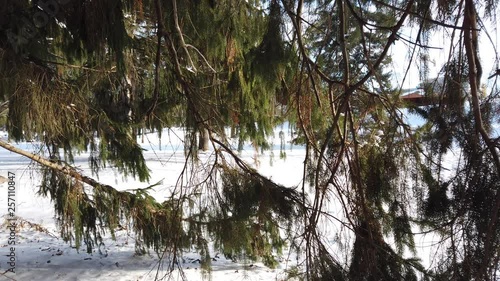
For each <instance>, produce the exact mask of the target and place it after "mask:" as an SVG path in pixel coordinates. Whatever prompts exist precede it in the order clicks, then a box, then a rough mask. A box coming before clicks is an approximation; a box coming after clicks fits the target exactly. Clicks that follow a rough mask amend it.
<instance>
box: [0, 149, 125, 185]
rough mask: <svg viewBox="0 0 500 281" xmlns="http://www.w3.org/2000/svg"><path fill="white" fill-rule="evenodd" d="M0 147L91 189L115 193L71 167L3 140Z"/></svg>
mask: <svg viewBox="0 0 500 281" xmlns="http://www.w3.org/2000/svg"><path fill="white" fill-rule="evenodd" d="M0 147H3V148H5V149H7V150H9V151H11V152H14V153H16V154H19V155H22V156H24V157H27V158H29V159H31V160H33V161H35V162H37V163H38V164H41V165H42V166H45V167H47V168H50V169H52V170H54V171H57V172H59V173H62V174H64V175H67V176H70V177H71V178H74V179H75V180H77V181H80V182H83V183H86V184H88V185H90V186H92V187H101V188H104V189H106V190H107V191H110V192H114V191H116V189H115V188H113V187H112V186H110V185H107V184H103V183H100V182H98V181H96V180H94V179H93V178H90V177H88V176H84V175H82V174H81V173H79V172H78V171H77V170H75V168H73V167H71V166H68V165H60V164H58V163H55V162H52V161H50V160H48V159H46V158H44V157H41V156H40V155H36V154H33V153H31V152H28V151H26V150H23V149H20V148H17V147H15V146H13V145H12V144H10V143H8V142H5V141H3V140H0Z"/></svg>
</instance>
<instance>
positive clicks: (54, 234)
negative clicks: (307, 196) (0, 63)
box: [0, 129, 304, 281]
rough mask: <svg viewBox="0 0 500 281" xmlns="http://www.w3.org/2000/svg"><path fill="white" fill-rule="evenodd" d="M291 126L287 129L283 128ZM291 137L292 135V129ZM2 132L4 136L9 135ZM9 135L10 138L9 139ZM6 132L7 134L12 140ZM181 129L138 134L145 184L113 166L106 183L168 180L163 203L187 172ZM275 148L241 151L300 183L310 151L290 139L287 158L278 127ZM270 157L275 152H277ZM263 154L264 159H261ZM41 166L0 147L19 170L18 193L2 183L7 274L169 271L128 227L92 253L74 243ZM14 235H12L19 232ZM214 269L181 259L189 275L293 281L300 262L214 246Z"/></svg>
mask: <svg viewBox="0 0 500 281" xmlns="http://www.w3.org/2000/svg"><path fill="white" fill-rule="evenodd" d="M284 130H286V129H284ZM287 135H288V139H289V138H290V134H289V133H287ZM2 136H3V135H2ZM6 137H7V136H5V138H6ZM5 138H3V139H5ZM182 139H183V133H182V130H166V131H164V133H163V135H162V138H161V139H159V138H158V136H157V134H156V133H155V134H148V135H147V137H146V138H144V142H142V139H139V140H138V141H139V143H140V144H141V145H142V147H143V148H144V149H145V152H144V156H145V159H146V160H147V164H148V167H149V169H150V170H151V180H150V183H149V184H148V183H140V182H138V181H135V180H133V179H130V178H129V179H127V178H123V177H122V175H120V174H118V173H116V171H114V170H113V169H112V168H107V169H104V170H102V171H101V172H100V173H99V177H98V178H96V177H95V176H93V177H94V178H96V179H98V180H99V181H100V182H102V183H105V184H110V185H112V186H114V187H116V188H117V189H119V190H128V189H134V188H143V187H147V186H149V185H151V184H154V183H156V182H158V181H162V183H161V185H159V186H156V187H154V188H153V189H154V193H152V194H151V195H152V196H154V197H155V198H156V199H157V200H158V201H160V202H161V201H163V200H165V198H167V197H168V196H169V195H170V192H171V191H172V188H174V187H175V185H176V182H177V180H178V176H179V173H180V171H181V170H182V169H183V167H184V164H185V163H184V151H183V141H182ZM273 144H274V146H273V151H272V152H270V153H267V154H266V155H261V156H259V157H258V158H256V153H255V151H254V150H253V149H252V148H251V147H245V149H244V150H243V152H242V153H241V155H242V157H243V158H244V159H245V160H247V161H248V162H250V163H254V164H255V163H257V162H258V163H259V164H258V167H259V170H260V171H261V172H262V173H263V174H264V175H266V176H267V177H270V178H272V179H273V180H274V181H276V182H279V183H281V184H284V185H285V186H289V187H293V186H299V185H301V178H302V162H303V161H304V159H303V157H304V149H303V148H301V147H294V148H293V149H291V147H290V144H289V142H288V143H287V144H286V148H287V149H286V153H287V157H286V161H285V160H283V159H280V157H279V156H280V149H279V145H280V138H279V137H278V133H276V138H275V140H274V143H273ZM13 145H15V146H16V147H19V148H22V149H25V150H27V151H30V152H33V153H37V152H38V153H39V151H40V147H39V145H38V144H37V143H36V142H27V143H17V144H16V143H13ZM271 155H274V156H273V157H271ZM210 157H213V155H212V153H211V152H210V151H209V152H207V153H201V155H200V160H201V161H210ZM257 160H258V161H257ZM74 165H75V166H76V167H77V168H78V169H80V170H81V171H83V173H84V174H85V175H89V176H91V172H90V169H89V164H88V155H85V154H83V155H79V156H78V157H75V164H74ZM37 168H38V166H37V165H35V164H33V163H32V162H30V160H28V159H27V158H24V157H22V156H19V155H17V154H14V153H11V152H9V151H7V150H5V149H0V175H1V176H3V177H8V176H9V175H15V179H14V181H13V182H14V183H15V190H16V193H15V197H13V195H12V193H11V194H10V195H11V196H10V198H11V199H9V193H8V187H9V186H11V184H9V182H5V183H3V184H1V185H0V216H1V220H0V222H1V223H2V226H1V227H0V246H1V247H0V271H1V272H0V273H2V275H0V280H94V279H95V280H154V279H155V276H156V274H157V273H159V274H160V276H161V275H162V274H164V273H165V270H164V269H163V268H162V263H159V260H160V259H159V258H158V255H157V254H156V253H155V252H154V251H153V250H150V251H149V253H146V254H144V255H137V254H136V252H135V239H134V235H133V233H132V232H131V231H130V230H128V229H126V228H122V229H118V230H117V231H116V239H115V240H113V239H111V236H110V235H109V234H108V235H106V236H105V237H104V239H103V242H104V244H103V245H100V246H99V247H98V248H97V247H96V249H94V250H93V252H92V253H91V254H88V253H87V251H86V247H85V245H83V246H82V247H81V248H80V249H76V248H74V246H72V245H71V244H70V243H66V242H65V241H63V240H62V239H61V237H60V232H59V229H58V228H57V226H56V221H55V216H54V207H53V204H52V202H51V201H50V199H48V198H45V197H43V196H40V195H37V192H38V190H39V187H40V182H41V175H40V174H39V173H38V172H37ZM12 199H15V203H16V205H15V207H16V209H15V216H14V217H13V218H14V219H16V220H15V221H16V223H17V229H16V232H15V237H16V239H17V240H16V245H15V251H14V253H15V256H16V260H15V273H12V272H6V271H8V270H9V268H12V267H11V265H9V263H8V262H9V259H10V258H9V255H12V254H11V252H12V251H11V247H12V245H9V241H10V240H9V237H10V236H11V229H10V228H9V226H10V225H11V223H12V222H14V221H13V220H9V219H12V218H10V216H9V213H10V211H9V210H8V203H9V202H12ZM12 235H13V234H12ZM211 256H212V258H213V259H212V271H211V273H210V277H209V276H207V275H204V274H203V272H202V270H201V269H200V264H199V258H200V256H199V255H198V254H197V253H196V252H195V251H194V250H193V251H192V252H186V253H184V255H183V257H182V261H181V262H182V264H181V266H182V268H183V274H184V275H185V278H186V279H187V280H203V279H207V278H211V279H212V280H231V281H237V280H286V279H287V277H286V276H287V272H288V271H289V270H292V269H293V268H294V266H296V265H297V258H296V255H295V254H293V253H292V254H289V253H288V251H285V252H284V253H283V255H281V256H279V257H278V260H279V261H280V264H279V265H278V267H277V268H276V269H270V268H268V267H266V266H264V265H263V264H262V263H260V262H255V263H254V262H252V261H249V260H248V261H246V260H234V261H233V260H230V259H226V258H225V257H224V256H223V255H222V254H221V253H217V252H212V253H211ZM180 274H181V273H180V272H179V271H178V270H176V271H174V273H173V274H172V277H173V278H172V280H179V279H180V277H181V276H180Z"/></svg>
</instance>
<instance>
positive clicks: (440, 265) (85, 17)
mask: <svg viewBox="0 0 500 281" xmlns="http://www.w3.org/2000/svg"><path fill="white" fill-rule="evenodd" d="M496 12H497V1H494V0H487V1H477V0H453V1H439V0H438V1H431V0H401V1H400V0H376V1H375V0H373V1H368V0H359V1H351V0H337V1H326V0H318V1H312V0H309V1H303V0H296V1H294V0H281V1H280V0H270V1H264V0H262V1H261V0H246V1H243V0H241V1H240V0H234V1H230V0H185V1H177V0H168V1H167V0H165V1H161V0H59V1H56V0H46V1H44V0H38V1H36V0H2V5H1V7H0V57H1V61H0V102H1V104H0V120H1V122H2V123H3V124H4V125H5V126H6V128H7V130H8V132H9V136H10V138H11V140H12V141H22V140H33V139H36V140H38V141H40V142H41V143H43V145H44V153H43V154H42V155H33V154H31V153H30V152H27V151H22V150H20V149H18V148H16V147H14V146H12V145H10V144H9V143H7V142H5V141H0V146H1V147H3V148H5V149H8V150H11V151H14V152H16V153H19V154H22V155H24V156H27V157H29V158H31V159H33V160H34V161H36V162H37V163H38V164H39V165H40V170H41V171H42V172H43V183H42V187H41V190H40V194H42V195H44V196H48V197H50V198H51V199H52V200H53V202H54V207H55V210H56V214H57V216H58V224H59V226H60V229H61V235H62V236H63V237H64V238H65V239H67V240H68V241H71V242H74V243H76V245H77V246H79V245H80V244H81V243H82V242H84V243H85V245H87V248H88V250H89V251H91V250H92V248H93V247H95V246H96V245H97V244H98V243H99V239H100V237H101V234H102V233H104V232H106V231H109V232H111V233H113V231H114V229H116V227H117V226H118V225H120V224H129V225H130V226H131V228H132V229H134V232H135V234H136V235H137V237H139V239H141V240H142V241H144V244H143V247H145V248H150V249H153V250H155V251H157V252H162V253H167V254H166V255H164V262H165V264H166V265H167V267H168V268H175V267H176V266H177V265H178V263H177V262H176V259H177V257H178V255H179V254H180V253H181V252H182V251H183V250H185V249H191V248H196V249H198V251H199V252H200V254H201V255H202V264H203V266H204V267H205V268H206V269H207V270H208V269H209V268H210V256H209V255H208V252H209V248H208V247H209V243H208V241H215V243H214V244H213V245H214V247H216V248H217V249H219V250H220V251H221V252H223V253H224V254H225V255H227V256H229V257H231V256H245V257H247V258H250V259H260V260H263V261H264V262H265V263H266V264H267V265H268V266H271V267H272V266H274V265H276V262H277V261H276V260H275V259H274V256H273V253H275V252H279V251H280V250H281V249H282V248H283V247H284V244H285V240H286V241H292V242H293V243H292V244H293V245H292V246H293V247H294V249H295V250H296V251H298V252H301V253H304V256H305V257H306V258H305V259H304V261H303V263H304V268H305V270H304V272H302V273H301V274H302V276H303V277H304V278H306V279H307V280H417V279H423V280H498V278H499V274H500V273H499V268H498V267H499V264H500V260H499V259H500V235H499V234H500V226H499V209H500V192H499V190H500V180H499V177H500V160H499V153H500V139H499V137H498V132H495V131H494V129H493V126H494V124H498V122H500V120H499V116H500V115H499V114H498V113H499V112H500V107H499V103H498V102H499V92H498V88H497V84H496V79H497V74H500V71H499V70H496V69H483V67H482V61H481V54H480V48H479V44H480V43H479V42H481V44H488V46H491V48H490V50H491V52H493V53H496V44H494V43H493V40H491V36H490V34H489V33H488V29H487V28H486V26H489V23H494V22H496ZM410 29H411V30H412V31H413V32H414V34H416V36H413V37H410V38H409V37H407V36H406V35H405V33H404V32H403V30H410ZM435 32H441V33H442V34H444V36H446V38H447V39H449V40H448V41H449V42H450V45H449V46H448V49H447V53H448V54H449V55H448V58H447V60H446V61H445V62H444V63H443V65H442V67H441V71H440V72H439V76H438V77H428V76H429V75H428V74H429V72H428V69H429V63H431V61H432V58H430V57H429V55H428V50H429V49H430V48H433V47H435V46H429V44H428V43H429V40H430V38H431V37H432V35H433V34H435ZM487 38H489V39H490V40H487ZM480 40H481V41H480ZM396 41H398V42H403V43H404V44H405V45H406V46H407V47H408V48H405V50H404V52H407V55H408V58H410V59H409V64H408V67H407V69H410V68H411V67H413V66H414V65H418V66H419V71H420V77H419V78H420V80H421V83H420V87H421V92H422V93H423V97H422V98H421V101H424V102H423V103H419V104H416V103H412V102H408V101H405V100H404V99H401V95H402V92H403V89H402V86H401V85H402V84H403V83H404V81H402V84H401V85H393V84H392V83H391V81H393V80H391V75H393V73H391V72H390V71H389V70H388V69H389V68H388V66H389V65H390V63H391V57H390V56H389V54H390V50H391V47H392V46H393V45H394V44H395V42H396ZM485 42H487V43H485ZM438 47H439V46H438ZM483 47H484V46H483ZM482 49H484V48H481V50H482ZM485 76H489V79H488V81H489V83H488V85H489V86H486V84H485V82H484V81H485V79H484V78H485ZM491 81H495V82H491ZM406 111H409V112H412V113H413V114H417V115H419V116H421V118H423V120H425V124H424V125H423V126H419V127H412V126H410V125H409V124H407V122H406V121H405V120H406V119H405V118H404V117H403V112H406ZM284 122H287V123H288V124H290V126H291V128H292V129H293V131H294V132H295V135H294V139H293V142H294V144H299V145H303V146H305V148H306V156H305V159H304V165H303V179H304V180H303V184H302V185H301V186H291V187H285V186H281V185H279V184H276V183H275V182H273V181H272V180H271V179H268V178H266V177H264V176H262V175H261V174H259V173H258V172H257V171H256V169H255V168H253V167H252V163H246V162H244V161H243V160H242V159H241V157H240V155H239V154H238V150H241V149H242V147H243V145H244V144H245V143H251V144H252V146H253V147H254V149H255V150H256V152H257V153H259V152H260V151H265V150H268V149H270V147H271V146H270V143H269V141H268V139H269V137H270V136H271V135H272V134H273V129H274V128H275V127H276V126H277V125H278V124H283V123H284ZM171 127H182V128H184V129H185V131H186V138H185V140H184V142H185V145H184V147H185V161H186V169H184V170H183V172H182V174H181V175H179V181H178V185H177V186H176V192H173V193H172V194H170V195H168V200H165V201H164V202H157V201H156V200H155V199H154V198H153V197H152V196H151V195H149V194H148V189H147V188H146V189H137V190H134V191H119V190H118V189H117V188H115V187H113V186H110V185H105V184H102V183H100V182H99V181H98V175H99V171H100V170H101V169H103V168H104V167H106V166H110V165H112V166H114V167H116V168H117V169H118V171H119V172H120V173H121V174H122V175H123V176H132V177H135V178H137V179H139V180H141V181H144V182H147V181H148V180H149V173H150V171H149V169H148V167H147V165H146V162H145V159H144V157H143V154H142V150H141V148H140V146H139V145H138V143H137V142H138V139H140V137H141V135H143V134H144V132H151V131H155V132H158V134H161V133H162V131H163V129H164V128H171ZM234 139H236V140H237V145H233V141H232V140H234ZM282 146H284V145H283V144H282ZM202 151H212V152H213V153H214V155H215V157H214V158H213V159H214V160H213V161H212V162H210V163H208V164H207V163H204V164H203V165H208V167H206V169H205V170H206V171H209V172H208V173H207V175H204V177H203V178H201V179H198V180H197V181H186V180H183V179H185V178H188V179H192V178H193V175H192V174H190V173H192V171H194V170H193V169H190V168H188V167H191V166H193V165H201V164H200V163H199V162H198V155H199V153H201V152H202ZM450 151H453V152H454V153H455V155H458V156H457V158H458V161H457V164H456V165H455V166H453V168H452V169H446V168H444V167H448V165H447V163H445V160H444V159H446V158H445V155H447V153H449V152H450ZM81 152H90V155H91V156H90V157H89V163H90V165H91V167H92V172H93V174H92V175H84V174H82V173H81V172H80V171H79V170H78V169H77V168H76V167H74V166H73V165H72V162H73V157H74V155H76V154H78V153H81ZM281 156H282V157H286V155H285V152H284V151H283V153H282V155H281ZM153 186H155V184H154V183H153V184H152V185H151V186H150V187H153ZM327 205H335V206H337V207H338V208H340V209H341V210H342V212H341V215H339V216H337V215H335V216H334V215H332V214H331V213H329V212H327V211H326V210H327V207H326V206H327ZM325 220H334V221H336V222H338V223H339V224H340V225H342V231H340V232H341V236H342V237H343V238H342V239H339V241H338V242H337V243H338V245H336V246H337V248H338V249H343V252H342V253H341V254H339V253H335V254H334V253H332V252H331V251H330V250H329V249H331V247H330V246H326V243H327V241H325V239H324V236H323V235H322V231H321V227H320V225H321V224H322V222H324V221H325ZM297 226H299V230H297ZM417 231H418V232H419V233H434V234H436V235H439V236H440V237H441V240H440V242H439V243H440V244H441V245H442V247H443V248H444V249H445V252H446V253H447V254H446V255H443V256H441V257H439V261H438V262H437V263H435V266H434V267H432V268H424V267H423V266H422V265H421V263H420V261H419V259H418V257H416V256H415V257H408V253H413V254H415V252H416V251H415V241H414V235H415V234H416V232H417ZM346 233H347V234H346ZM290 237H292V238H290ZM285 238H286V239H285ZM328 243H331V241H329V242H328ZM138 250H141V249H138ZM410 256H411V255H410Z"/></svg>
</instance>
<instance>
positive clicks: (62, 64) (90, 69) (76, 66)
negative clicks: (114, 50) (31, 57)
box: [42, 60, 116, 73]
mask: <svg viewBox="0 0 500 281" xmlns="http://www.w3.org/2000/svg"><path fill="white" fill-rule="evenodd" d="M42 62H44V63H47V64H55V65H60V66H63V67H68V68H77V69H83V70H88V71H93V72H103V73H113V72H116V66H112V67H111V69H96V68H92V67H86V66H83V65H74V64H69V63H62V62H56V61H47V60H44V61H42Z"/></svg>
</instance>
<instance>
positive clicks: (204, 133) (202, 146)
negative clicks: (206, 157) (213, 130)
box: [198, 128, 210, 151]
mask: <svg viewBox="0 0 500 281" xmlns="http://www.w3.org/2000/svg"><path fill="white" fill-rule="evenodd" d="M209 140H210V133H209V132H208V129H206V128H202V129H200V137H199V142H198V149H199V150H202V151H207V150H208V149H209Z"/></svg>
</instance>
